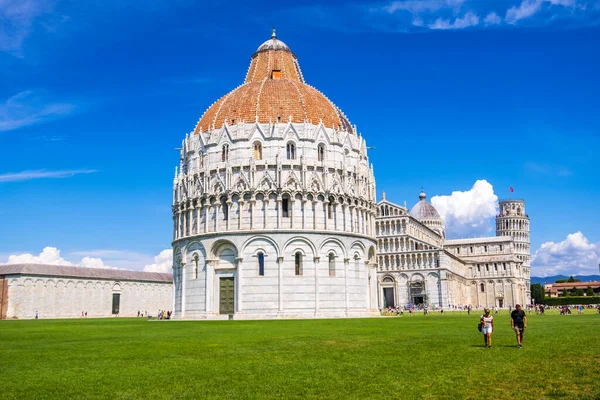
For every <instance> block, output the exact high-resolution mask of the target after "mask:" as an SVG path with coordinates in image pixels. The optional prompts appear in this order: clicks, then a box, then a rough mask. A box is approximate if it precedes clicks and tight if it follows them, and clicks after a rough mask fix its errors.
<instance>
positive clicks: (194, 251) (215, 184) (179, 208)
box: [172, 30, 377, 319]
mask: <svg viewBox="0 0 600 400" xmlns="http://www.w3.org/2000/svg"><path fill="white" fill-rule="evenodd" d="M172 211H173V222H174V229H173V231H174V237H173V279H174V284H175V290H174V293H175V304H174V309H175V317H176V318H180V319H200V318H233V319H252V318H295V317H299V318H309V317H336V316H340V317H341V316H366V315H372V314H373V313H375V312H376V311H377V279H376V273H377V264H376V257H375V244H376V241H375V230H374V226H375V215H376V198H375V178H374V175H373V169H372V167H371V166H370V164H369V159H368V157H367V145H366V142H365V140H364V139H363V138H362V137H361V136H360V135H359V134H358V133H357V130H356V127H355V126H353V125H352V124H351V123H350V122H349V119H348V118H347V117H346V116H345V115H344V113H342V111H341V110H340V109H339V108H338V107H337V106H336V105H335V104H334V103H333V102H332V101H331V100H329V99H328V98H327V97H326V96H325V95H324V94H323V93H321V92H320V91H319V90H317V89H315V88H314V87H312V86H310V85H308V84H307V83H306V82H305V80H304V75H303V73H302V70H301V69H300V65H299V63H298V59H297V57H296V55H295V54H294V53H293V52H292V51H291V50H290V48H289V47H288V46H287V45H286V44H285V43H284V42H282V41H281V40H279V39H277V37H276V34H275V30H273V32H272V35H271V38H270V39H269V40H267V41H266V42H264V43H263V44H262V45H260V46H259V47H258V49H257V50H256V51H255V52H254V54H253V55H252V57H251V60H250V66H249V68H248V71H247V73H246V77H245V80H244V82H243V84H241V85H240V86H238V87H237V88H235V89H233V90H232V91H230V92H229V93H227V94H226V95H224V96H223V97H221V98H220V99H218V100H217V101H216V102H215V103H213V104H212V105H211V106H210V107H208V109H207V110H206V111H205V112H204V114H203V115H202V117H201V118H200V120H199V121H198V123H197V124H196V126H195V128H194V130H193V131H192V132H190V133H189V134H187V135H186V136H185V138H184V140H183V141H182V143H181V151H180V163H179V167H178V168H176V172H175V179H174V181H173V206H172Z"/></svg>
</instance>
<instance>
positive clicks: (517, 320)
mask: <svg viewBox="0 0 600 400" xmlns="http://www.w3.org/2000/svg"><path fill="white" fill-rule="evenodd" d="M510 326H511V328H512V329H513V330H514V331H515V332H516V334H517V347H518V348H522V347H523V332H524V331H525V328H527V315H525V311H523V310H522V309H521V305H520V304H517V305H516V306H515V310H514V311H513V312H511V313H510Z"/></svg>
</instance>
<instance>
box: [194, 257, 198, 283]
mask: <svg viewBox="0 0 600 400" xmlns="http://www.w3.org/2000/svg"><path fill="white" fill-rule="evenodd" d="M194 279H198V254H196V255H195V256H194Z"/></svg>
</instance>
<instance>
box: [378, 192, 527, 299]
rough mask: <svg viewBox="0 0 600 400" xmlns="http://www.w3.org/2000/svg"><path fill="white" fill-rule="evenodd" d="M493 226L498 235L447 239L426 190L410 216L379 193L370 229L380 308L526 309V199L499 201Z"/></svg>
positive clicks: (406, 211) (442, 224) (409, 213)
mask: <svg viewBox="0 0 600 400" xmlns="http://www.w3.org/2000/svg"><path fill="white" fill-rule="evenodd" d="M496 228H497V230H496V235H497V236H495V237H482V238H468V239H453V240H447V239H446V238H445V227H444V222H443V220H442V219H441V218H440V216H439V214H438V213H437V211H436V210H435V208H434V207H433V205H431V204H430V203H428V202H427V201H426V196H425V194H424V193H421V195H420V196H419V202H418V203H417V204H416V205H415V207H413V208H412V210H411V211H410V212H409V211H408V209H407V208H406V207H405V206H404V207H403V206H400V205H397V204H394V203H392V202H390V201H388V200H387V199H386V198H385V194H384V198H383V200H381V201H380V202H379V203H378V205H377V218H376V225H375V229H376V234H377V264H378V302H379V303H378V304H379V307H380V308H385V307H387V306H392V307H393V306H400V307H404V306H409V305H417V304H422V305H429V306H430V307H433V308H438V307H448V306H454V305H456V306H458V305H461V306H465V305H471V306H472V307H514V306H515V304H519V303H520V304H528V303H529V302H530V301H531V296H530V286H529V285H530V281H529V279H530V267H529V217H528V216H527V215H526V214H525V202H524V201H523V200H505V201H501V202H500V212H499V214H498V216H497V217H496Z"/></svg>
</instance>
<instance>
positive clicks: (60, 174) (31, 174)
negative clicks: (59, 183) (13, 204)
mask: <svg viewBox="0 0 600 400" xmlns="http://www.w3.org/2000/svg"><path fill="white" fill-rule="evenodd" d="M94 172H98V171H97V170H95V169H67V170H59V171H45V170H37V171H21V172H9V173H5V174H0V183H2V182H21V181H29V180H32V179H43V178H70V177H72V176H75V175H79V174H91V173H94Z"/></svg>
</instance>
